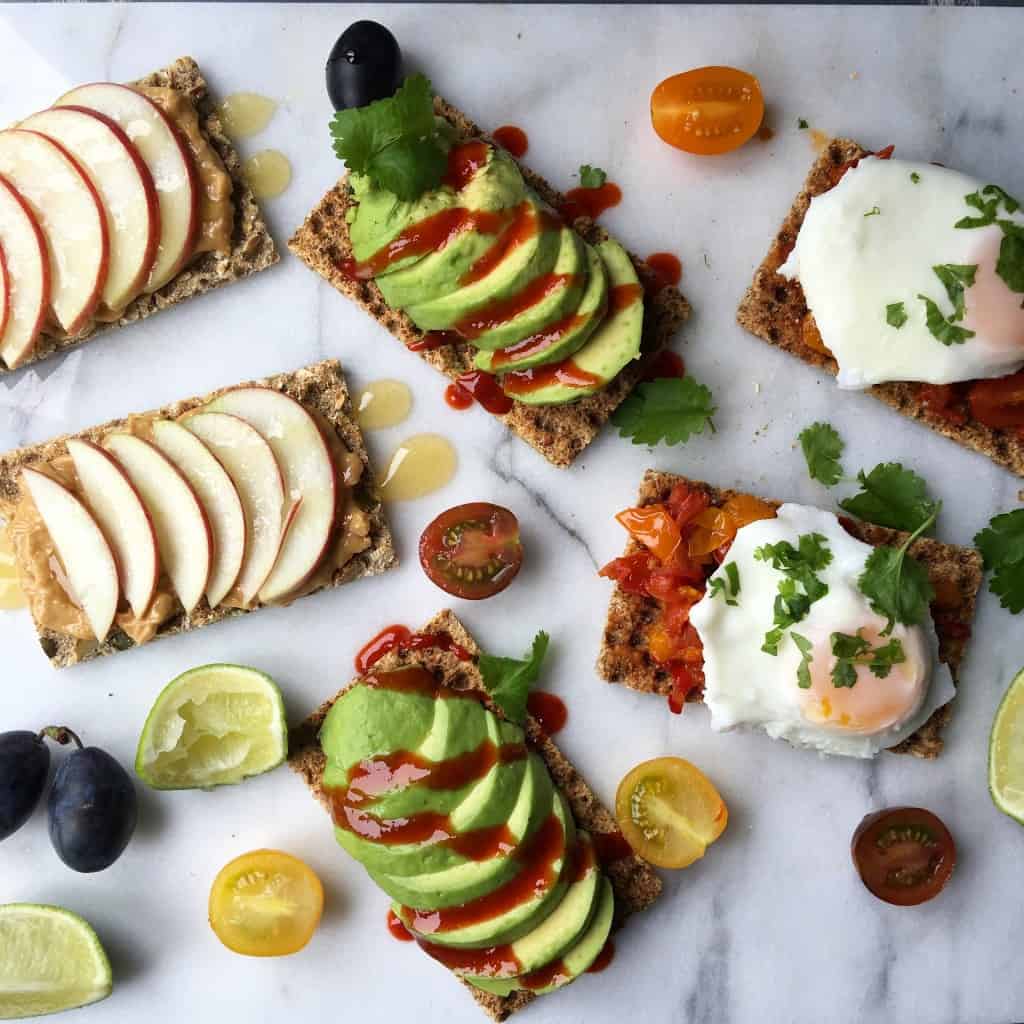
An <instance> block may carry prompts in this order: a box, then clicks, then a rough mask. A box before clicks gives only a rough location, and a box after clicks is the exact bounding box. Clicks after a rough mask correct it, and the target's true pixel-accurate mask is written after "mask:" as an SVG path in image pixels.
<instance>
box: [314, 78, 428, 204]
mask: <svg viewBox="0 0 1024 1024" xmlns="http://www.w3.org/2000/svg"><path fill="white" fill-rule="evenodd" d="M330 129H331V136H332V139H333V145H334V152H335V153H336V154H337V155H338V157H339V158H340V159H342V160H344V161H345V164H346V166H347V167H348V169H349V170H350V171H352V172H353V173H355V174H365V175H367V176H368V177H369V178H370V179H371V180H373V181H374V182H375V183H376V184H378V185H380V186H381V188H384V189H387V190H388V191H389V192H393V193H394V194H395V195H396V196H397V197H398V198H399V199H402V200H412V199H416V198H418V197H419V196H420V195H422V194H423V193H424V192H425V191H427V189H430V188H436V187H437V186H438V185H440V184H441V179H442V177H443V176H444V172H445V167H446V158H445V152H444V147H443V145H442V142H441V139H440V135H439V132H438V127H437V121H436V119H435V117H434V96H433V92H432V90H431V88H430V80H429V79H428V78H426V77H425V76H424V75H412V76H410V77H409V78H407V79H406V80H405V81H404V82H403V83H402V85H401V86H400V87H399V89H398V91H397V92H396V93H395V95H394V96H390V97H388V98H387V99H382V100H376V101H374V102H373V103H370V104H369V105H367V106H365V107H353V108H349V109H347V110H339V111H337V112H336V113H335V115H334V118H333V120H332V121H331V124H330Z"/></svg>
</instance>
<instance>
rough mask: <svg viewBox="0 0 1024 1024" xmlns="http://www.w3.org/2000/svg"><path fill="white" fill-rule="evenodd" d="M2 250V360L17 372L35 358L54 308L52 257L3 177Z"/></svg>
mask: <svg viewBox="0 0 1024 1024" xmlns="http://www.w3.org/2000/svg"><path fill="white" fill-rule="evenodd" d="M0 246H3V251H4V260H5V262H6V264H7V274H8V283H9V285H10V292H9V294H10V308H9V311H8V317H7V324H6V326H5V328H4V330H3V332H2V333H0V359H3V361H4V363H5V364H6V365H7V368H8V369H11V370H14V369H16V368H17V367H18V366H20V365H21V364H22V363H23V362H24V361H25V360H26V359H28V357H29V356H31V355H32V351H33V350H34V349H35V346H36V341H37V339H38V338H39V332H40V330H41V329H42V326H43V321H44V320H45V318H46V311H47V309H49V306H50V257H49V255H48V253H47V249H46V238H45V237H44V235H43V232H42V229H41V228H40V227H39V221H38V219H37V218H36V215H35V214H34V213H33V212H32V209H31V207H30V206H29V205H28V203H26V202H25V200H24V199H23V198H22V196H21V194H20V193H19V192H18V191H17V189H15V188H14V186H13V185H11V183H10V182H8V181H7V179H6V178H4V177H3V176H2V175H0Z"/></svg>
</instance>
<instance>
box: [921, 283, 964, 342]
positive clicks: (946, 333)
mask: <svg viewBox="0 0 1024 1024" xmlns="http://www.w3.org/2000/svg"><path fill="white" fill-rule="evenodd" d="M917 297H918V298H919V299H920V300H921V301H922V302H923V303H924V309H925V324H926V326H927V327H928V330H929V331H930V332H931V335H932V337H933V338H935V340H936V341H941V342H942V344H943V345H947V346H948V345H962V344H963V343H964V342H965V341H967V339H968V338H973V337H974V331H969V330H967V328H966V327H958V326H957V325H956V324H955V323H954V322H953V318H952V317H945V316H943V315H942V310H941V309H939V307H938V306H937V305H936V304H935V303H934V302H933V301H932V300H931V299H929V298H928V296H927V295H921V294H918V296H917Z"/></svg>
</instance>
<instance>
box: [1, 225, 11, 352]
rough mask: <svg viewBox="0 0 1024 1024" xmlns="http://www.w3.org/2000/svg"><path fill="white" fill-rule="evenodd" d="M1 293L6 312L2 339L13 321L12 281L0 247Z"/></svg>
mask: <svg viewBox="0 0 1024 1024" xmlns="http://www.w3.org/2000/svg"><path fill="white" fill-rule="evenodd" d="M0 291H2V292H3V296H4V307H3V308H4V311H3V315H2V316H0V338H2V337H3V336H4V331H6V330H7V322H8V321H9V320H10V319H11V279H10V276H9V275H8V273H7V257H6V256H5V255H4V247H3V245H0Z"/></svg>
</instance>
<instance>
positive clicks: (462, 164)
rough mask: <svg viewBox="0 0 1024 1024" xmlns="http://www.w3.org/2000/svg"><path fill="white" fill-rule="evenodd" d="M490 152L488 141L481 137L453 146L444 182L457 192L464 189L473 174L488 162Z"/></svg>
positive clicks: (449, 152) (449, 153)
mask: <svg viewBox="0 0 1024 1024" xmlns="http://www.w3.org/2000/svg"><path fill="white" fill-rule="evenodd" d="M488 152H489V150H488V148H487V143H486V142H481V141H480V140H479V139H473V140H472V141H471V142H463V143H462V144H461V145H458V146H452V148H451V149H450V150H449V151H448V168H447V170H446V171H445V174H444V177H443V178H442V179H441V181H442V183H443V184H445V185H447V186H448V187H449V188H452V189H454V190H455V191H456V192H459V191H461V190H462V189H464V188H465V187H466V186H467V185H468V184H469V183H470V181H471V180H472V178H473V175H474V174H476V172H477V171H479V170H480V168H481V167H483V166H484V164H486V163H487V156H488Z"/></svg>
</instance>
